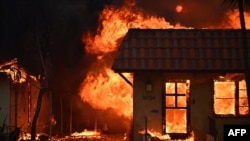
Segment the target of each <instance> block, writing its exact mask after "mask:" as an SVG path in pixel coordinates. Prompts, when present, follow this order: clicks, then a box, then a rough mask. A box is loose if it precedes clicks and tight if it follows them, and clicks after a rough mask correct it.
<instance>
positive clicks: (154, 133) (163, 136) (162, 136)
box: [139, 129, 194, 141]
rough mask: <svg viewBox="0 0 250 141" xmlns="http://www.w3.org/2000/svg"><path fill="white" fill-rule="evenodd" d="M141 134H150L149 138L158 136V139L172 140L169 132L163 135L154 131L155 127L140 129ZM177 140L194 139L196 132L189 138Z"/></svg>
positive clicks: (189, 140) (186, 140)
mask: <svg viewBox="0 0 250 141" xmlns="http://www.w3.org/2000/svg"><path fill="white" fill-rule="evenodd" d="M139 133H140V134H142V135H145V134H148V135H149V136H150V137H149V138H157V139H158V140H164V141H172V140H171V138H170V136H169V135H168V134H165V135H162V133H159V132H156V131H154V129H150V130H147V132H146V131H145V130H140V131H139ZM175 141H194V132H191V134H190V137H188V138H187V139H179V140H178V139H176V140H175Z"/></svg>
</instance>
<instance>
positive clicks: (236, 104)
mask: <svg viewBox="0 0 250 141" xmlns="http://www.w3.org/2000/svg"><path fill="white" fill-rule="evenodd" d="M215 81H218V82H227V81H231V82H234V85H235V92H234V98H232V99H234V110H235V113H234V114H230V113H228V114H217V113H216V112H215V107H214V106H215V98H213V115H214V117H226V118H227V117H228V118H237V117H249V116H250V110H249V103H248V106H240V105H239V104H240V102H239V100H240V94H239V91H240V90H244V91H247V88H245V89H240V88H239V82H240V81H244V80H214V83H213V90H214V93H213V96H215ZM245 83H246V81H245ZM245 98H246V99H247V97H245ZM220 99H223V98H220ZM224 99H227V98H224ZM247 100H248V99H247ZM240 107H248V113H247V114H240V113H239V112H240V110H239V108H240Z"/></svg>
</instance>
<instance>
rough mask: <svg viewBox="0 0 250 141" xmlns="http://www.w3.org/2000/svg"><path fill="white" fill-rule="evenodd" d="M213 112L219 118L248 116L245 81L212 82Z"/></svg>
mask: <svg viewBox="0 0 250 141" xmlns="http://www.w3.org/2000/svg"><path fill="white" fill-rule="evenodd" d="M214 112H215V114H216V115H221V116H223V115H232V116H244V115H248V114H249V109H248V99H247V91H246V81H245V80H242V81H214Z"/></svg>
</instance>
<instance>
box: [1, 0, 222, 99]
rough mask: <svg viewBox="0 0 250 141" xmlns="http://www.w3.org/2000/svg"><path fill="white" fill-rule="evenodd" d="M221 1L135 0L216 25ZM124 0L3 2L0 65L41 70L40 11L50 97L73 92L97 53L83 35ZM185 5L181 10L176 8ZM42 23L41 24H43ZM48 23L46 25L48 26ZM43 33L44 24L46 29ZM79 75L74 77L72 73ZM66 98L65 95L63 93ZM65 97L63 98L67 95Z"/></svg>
mask: <svg viewBox="0 0 250 141" xmlns="http://www.w3.org/2000/svg"><path fill="white" fill-rule="evenodd" d="M220 1H221V0H137V6H138V7H140V8H142V9H143V10H144V11H145V12H146V13H153V14H156V15H159V16H163V17H165V18H166V20H167V21H169V22H171V23H173V24H175V23H181V24H182V25H185V26H190V27H198V28H199V27H206V26H207V25H211V24H216V23H218V22H219V20H220V19H221V17H222V14H223V11H224V10H223V9H224V8H223V7H222V6H221V5H220ZM122 2H123V1H122V0H36V1H34V0H11V1H10V0H1V46H0V63H3V62H4V61H8V60H10V59H12V58H14V57H16V58H17V59H18V61H19V64H20V65H21V66H23V67H24V68H26V69H27V70H28V71H29V72H30V73H31V74H34V75H37V74H40V73H41V70H42V66H41V62H40V58H39V53H38V43H37V42H36V39H37V38H36V31H37V25H36V19H37V16H38V15H39V13H40V11H42V9H45V10H44V11H45V12H44V13H43V14H44V15H45V16H44V17H45V18H44V20H45V21H46V22H45V23H47V25H49V27H50V28H48V31H49V33H50V34H49V40H48V46H47V47H46V48H43V49H42V50H43V52H44V54H49V55H48V56H49V58H50V65H49V66H48V67H49V70H50V74H51V75H50V77H51V78H50V83H51V86H52V91H53V93H54V96H55V97H57V96H59V95H68V94H71V93H76V91H75V89H76V87H77V86H78V85H79V84H80V82H82V80H83V79H84V76H85V74H86V72H87V71H88V66H89V65H90V64H91V61H94V60H95V56H91V55H86V54H85V53H84V44H83V43H82V41H81V37H82V35H83V33H85V32H87V31H92V32H95V31H96V29H97V26H98V15H99V13H100V12H101V11H102V9H103V8H104V5H112V4H116V5H119V4H121V3H122ZM179 3H181V4H183V5H184V9H183V13H180V14H178V13H176V12H175V6H176V5H177V4H179ZM42 27H44V26H43V25H42ZM46 27H47V26H46ZM46 31H47V28H46ZM75 74H77V75H75ZM65 97H66V96H65ZM65 101H67V98H65Z"/></svg>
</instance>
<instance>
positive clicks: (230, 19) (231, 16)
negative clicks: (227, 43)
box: [221, 9, 250, 29]
mask: <svg viewBox="0 0 250 141" xmlns="http://www.w3.org/2000/svg"><path fill="white" fill-rule="evenodd" d="M244 16H245V24H246V29H250V20H249V19H250V13H249V12H245V13H244ZM223 21H224V22H222V24H221V26H222V27H223V28H235V29H238V28H240V16H239V11H238V9H235V10H230V11H227V12H226V13H225V16H224V19H223Z"/></svg>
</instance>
